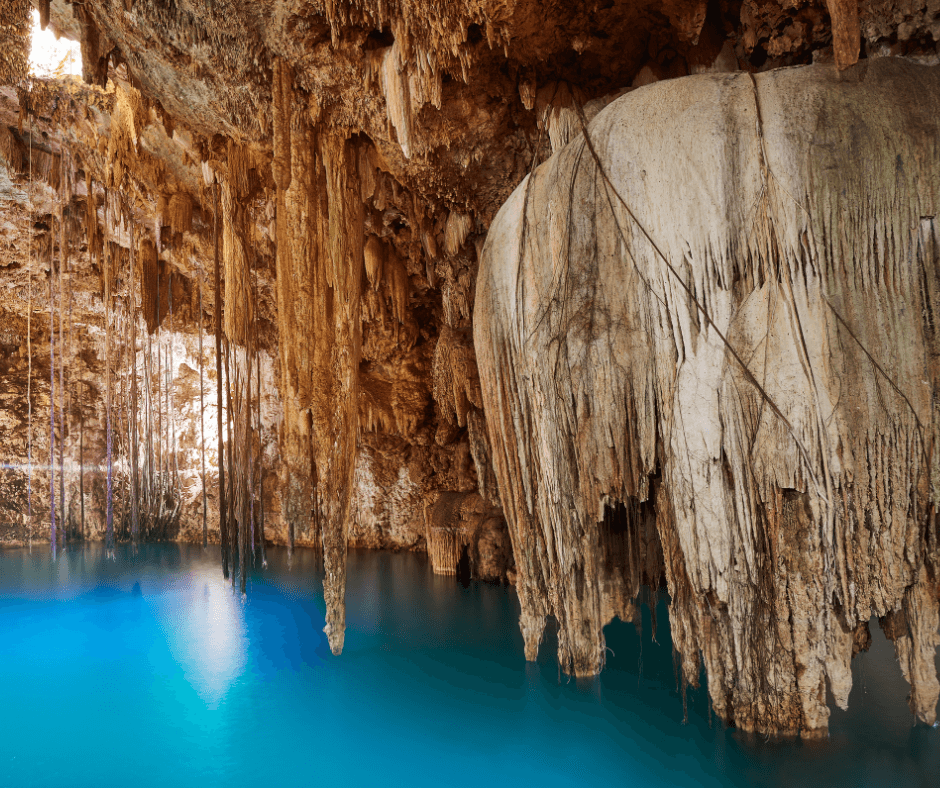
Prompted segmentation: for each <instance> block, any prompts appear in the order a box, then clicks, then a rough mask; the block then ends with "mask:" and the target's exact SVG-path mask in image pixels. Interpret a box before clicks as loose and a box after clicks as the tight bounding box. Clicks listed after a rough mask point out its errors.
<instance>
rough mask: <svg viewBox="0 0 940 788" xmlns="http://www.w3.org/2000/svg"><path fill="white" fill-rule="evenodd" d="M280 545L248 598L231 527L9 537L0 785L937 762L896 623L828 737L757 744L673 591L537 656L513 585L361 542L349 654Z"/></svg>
mask: <svg viewBox="0 0 940 788" xmlns="http://www.w3.org/2000/svg"><path fill="white" fill-rule="evenodd" d="M269 562H270V566H269V568H268V569H267V570H265V571H264V572H260V571H258V572H255V573H254V574H253V576H252V578H251V589H250V593H249V595H248V599H247V601H246V602H242V601H241V599H240V598H239V597H238V596H237V595H236V594H233V593H232V591H231V590H230V587H229V586H227V585H226V584H225V583H223V581H222V577H221V571H220V570H219V568H218V565H217V560H216V553H215V551H213V550H211V549H210V551H209V552H208V553H204V552H203V551H202V550H201V549H200V548H199V547H196V546H177V545H159V546H147V547H145V548H143V549H142V551H141V554H140V555H139V556H138V557H137V558H131V557H130V553H129V551H128V550H127V549H126V548H125V549H122V548H120V547H119V549H118V556H117V560H116V561H113V562H108V561H105V560H104V554H103V551H102V550H100V549H99V548H97V547H88V548H85V549H84V550H82V549H76V550H69V551H67V552H66V553H65V555H64V556H60V558H59V560H58V561H57V562H56V563H55V564H53V563H52V562H51V560H50V559H49V557H48V555H47V552H46V551H44V550H38V549H34V550H33V551H32V553H30V552H28V551H27V550H25V549H11V550H4V551H0V787H2V788H26V787H27V786H34V787H35V788H46V787H47V786H48V787H50V788H84V786H88V787H89V788H92V787H94V788H110V787H111V786H115V787H117V786H120V787H121V788H125V787H126V786H134V787H135V788H150V786H160V788H170V787H175V786H225V788H239V787H240V786H253V787H256V788H257V787H260V786H278V787H279V788H280V787H281V786H283V787H284V788H287V787H289V786H318V785H326V784H330V785H340V786H374V785H385V786H398V785H402V786H414V787H420V786H435V788H446V787H448V786H474V787H475V788H478V787H479V786H486V785H503V784H506V785H511V784H521V783H522V782H523V781H524V782H525V783H526V784H532V785H537V786H539V788H542V786H581V785H583V786H592V787H593V786H597V787H598V788H600V787H601V786H664V785H679V786H710V785H757V786H801V788H802V787H803V786H809V785H826V786H869V785H871V786H930V788H936V786H937V785H938V784H940V730H937V729H930V728H926V727H925V726H913V725H912V718H911V715H910V712H909V711H908V709H907V705H906V703H905V697H906V692H907V690H906V684H905V683H904V681H903V679H902V678H901V675H900V670H899V669H898V666H897V664H896V662H895V660H894V657H893V651H892V649H891V646H890V644H889V643H887V642H886V641H885V640H884V638H883V636H882V635H881V634H880V631H879V632H873V636H874V639H875V643H874V645H873V647H872V651H871V652H870V653H868V654H864V655H861V656H860V657H859V658H858V659H856V660H855V664H854V672H855V689H854V690H853V692H852V697H851V699H850V710H849V711H848V712H839V711H836V712H835V713H834V715H833V719H832V736H831V738H830V740H829V741H827V742H824V743H821V744H815V745H813V746H807V745H803V744H801V743H799V742H789V743H773V744H766V743H757V744H755V743H753V742H750V741H745V740H743V739H742V738H741V737H740V736H739V735H737V734H736V733H735V732H734V731H733V730H728V729H725V728H723V726H722V725H721V724H720V723H718V722H716V721H714V720H710V719H709V713H708V706H707V704H706V702H705V694H704V690H698V691H694V692H690V693H689V696H688V723H687V724H684V723H683V702H682V698H681V696H680V695H679V693H678V692H677V690H676V687H675V680H674V676H673V663H672V655H671V645H670V640H669V632H668V622H667V615H666V608H665V604H663V603H660V606H659V608H658V613H659V624H660V626H659V631H658V633H657V635H658V643H654V642H652V640H651V638H650V625H649V618H648V612H646V613H644V615H645V616H647V617H646V620H645V622H644V627H643V633H644V636H643V638H640V637H639V636H638V635H637V633H636V631H635V629H634V627H633V626H625V625H622V624H613V625H611V626H609V627H608V628H607V638H608V643H609V645H610V647H611V649H612V651H613V654H612V655H611V656H610V661H609V668H608V670H607V671H606V672H605V673H604V674H603V675H602V676H601V677H600V678H599V679H597V680H593V681H588V682H576V681H571V680H568V679H567V678H566V677H565V676H563V675H562V676H559V673H558V666H557V662H556V661H555V659H554V645H555V643H554V640H553V638H552V637H549V638H547V641H546V644H545V647H543V656H542V657H541V659H540V660H539V662H538V663H537V664H534V665H528V664H526V663H525V661H524V659H523V657H522V640H521V637H520V635H519V633H518V629H517V626H516V617H517V615H518V605H517V602H516V599H515V594H514V592H513V591H512V589H510V588H505V587H498V586H493V585H487V584H482V583H472V584H470V585H469V586H468V587H466V588H465V587H462V586H461V585H459V584H457V583H455V582H454V581H453V579H447V578H440V577H435V576H434V575H432V574H431V571H430V568H429V565H428V563H427V561H426V559H425V558H424V557H423V556H415V555H409V554H398V555H396V554H387V553H370V552H353V553H351V554H350V562H349V587H348V591H347V622H348V629H347V633H346V648H345V651H344V653H343V655H342V656H341V657H338V658H337V657H333V656H332V655H331V654H330V651H329V648H328V646H327V644H326V640H325V636H324V635H323V633H322V632H321V630H322V627H323V623H324V620H323V597H322V590H321V586H320V576H319V572H318V569H317V566H316V562H315V560H314V557H313V556H312V555H311V554H310V553H307V552H305V551H301V550H298V551H297V552H296V553H295V555H294V557H293V560H292V562H290V563H289V562H288V557H287V554H286V551H282V550H277V549H272V550H271V551H270V552H269Z"/></svg>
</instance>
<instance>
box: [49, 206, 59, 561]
mask: <svg viewBox="0 0 940 788" xmlns="http://www.w3.org/2000/svg"><path fill="white" fill-rule="evenodd" d="M50 221H51V223H52V228H51V230H50V233H49V234H50V244H49V539H50V541H51V545H50V546H51V549H52V559H53V560H55V557H56V545H57V544H58V540H57V538H56V523H55V305H54V303H53V296H54V294H55V287H54V285H53V282H54V281H55V259H54V258H55V220H54V219H50Z"/></svg>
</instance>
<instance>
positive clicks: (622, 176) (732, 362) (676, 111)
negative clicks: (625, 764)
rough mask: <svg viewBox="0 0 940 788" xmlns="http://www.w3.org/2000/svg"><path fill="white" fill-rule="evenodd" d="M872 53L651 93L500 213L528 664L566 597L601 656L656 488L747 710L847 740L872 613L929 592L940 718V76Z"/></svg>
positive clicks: (725, 711) (479, 300)
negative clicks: (615, 566)
mask: <svg viewBox="0 0 940 788" xmlns="http://www.w3.org/2000/svg"><path fill="white" fill-rule="evenodd" d="M860 73H863V74H864V79H859V80H857V81H853V82H851V83H850V82H848V81H846V80H845V79H843V78H840V75H839V73H838V71H837V70H836V69H833V68H831V67H825V68H822V67H805V68H793V69H780V70H777V71H771V72H767V73H764V74H760V75H759V76H758V75H749V74H741V75H736V76H730V75H721V76H717V75H716V76H705V75H702V76H700V77H690V78H688V79H683V80H673V81H671V82H668V83H660V84H659V85H651V86H649V87H648V88H644V89H643V90H638V91H635V92H633V93H631V94H629V95H628V96H625V97H623V98H622V99H619V100H618V101H617V102H616V103H615V104H612V105H611V106H610V107H608V108H607V109H605V110H604V112H602V113H601V114H600V115H598V116H597V118H596V119H595V121H594V122H593V123H592V124H591V126H590V127H589V128H586V131H585V133H583V134H582V136H581V137H580V138H579V139H576V140H573V141H572V142H571V143H569V144H568V145H567V146H566V147H565V148H563V149H562V151H560V152H559V153H557V154H556V155H555V156H553V157H552V158H551V159H550V160H549V161H548V162H546V163H545V164H544V165H543V166H542V167H540V168H538V169H537V170H535V171H534V173H532V174H531V175H530V176H529V177H528V178H527V179H526V180H525V181H523V183H522V184H521V185H520V186H519V187H518V188H517V189H516V191H515V192H514V194H513V196H512V197H511V198H510V199H509V201H507V202H506V203H505V204H504V206H503V208H502V209H501V210H500V213H499V214H498V216H497V218H496V220H495V221H494V223H493V224H492V225H491V227H490V229H489V233H488V237H487V241H486V246H485V249H484V252H483V255H482V260H481V264H480V271H479V277H478V282H477V293H476V307H475V314H474V339H475V342H474V345H475V348H476V350H477V356H478V361H479V365H480V376H481V381H482V383H483V393H484V401H485V403H486V413H487V425H488V428H489V437H490V445H491V447H492V449H493V451H492V456H493V458H494V463H495V465H496V473H497V476H498V479H499V490H500V496H501V499H502V503H503V506H504V510H505V511H506V515H507V519H508V520H509V522H510V528H511V531H512V535H513V543H514V545H515V554H516V560H517V570H518V576H517V584H516V587H517V591H518V593H519V598H520V603H521V608H522V615H521V622H520V623H521V625H522V630H523V635H524V637H525V640H526V655H527V657H528V658H530V659H532V658H534V657H535V655H536V653H537V649H538V643H539V640H540V639H541V632H542V629H543V627H544V621H545V617H546V616H548V615H554V617H555V618H556V620H557V621H558V625H559V637H558V644H559V659H560V661H561V662H562V664H563V665H565V666H566V670H568V671H569V672H572V673H575V674H589V673H594V672H596V671H598V670H599V669H600V668H601V667H602V666H603V664H604V661H605V654H606V652H605V648H604V636H603V626H604V624H605V623H606V621H607V620H609V617H610V616H611V615H616V614H617V613H616V612H615V611H616V610H618V609H621V610H622V609H625V607H626V605H625V600H624V597H623V595H622V594H621V593H620V591H622V590H628V589H626V588H625V587H624V586H623V585H622V584H621V588H620V589H617V587H616V586H615V585H614V584H612V582H611V578H612V575H611V566H610V565H611V562H610V561H609V550H608V549H607V548H608V544H609V542H608V544H605V540H607V535H605V534H604V531H603V529H602V528H600V527H599V525H598V524H599V523H605V522H606V515H607V508H608V507H609V506H611V505H612V504H620V505H623V506H626V507H627V509H628V510H629V509H631V508H632V507H637V508H639V509H646V510H647V512H646V514H647V517H646V524H647V526H648V525H649V523H653V525H654V527H653V528H650V530H651V531H653V532H654V533H655V537H654V538H653V539H651V540H649V542H648V545H647V550H646V553H647V559H649V560H650V562H651V563H652V564H653V565H654V566H655V565H656V564H658V563H659V560H658V554H657V553H658V551H659V550H660V549H661V551H662V555H663V561H662V565H661V566H662V571H663V572H664V574H665V577H666V579H667V582H668V584H669V592H670V597H671V602H670V618H671V625H672V634H673V642H674V644H675V647H676V650H677V651H678V652H679V653H680V654H681V655H682V670H683V674H684V676H685V679H686V680H687V681H688V682H689V683H691V684H693V685H695V684H696V682H698V680H699V676H700V674H701V668H702V663H703V662H704V665H705V668H706V671H707V676H708V691H709V695H710V698H711V702H712V705H713V707H714V709H715V711H716V712H717V713H718V714H719V716H721V717H722V718H723V719H726V720H732V721H733V722H734V724H735V725H736V726H738V727H740V728H742V729H745V730H753V731H762V732H767V733H779V732H784V731H786V732H790V733H794V734H795V733H801V734H802V735H806V736H819V735H821V734H822V733H824V731H825V729H826V726H827V722H828V718H829V709H828V708H827V705H826V697H827V694H828V693H830V692H831V696H832V697H833V699H834V701H835V703H836V704H837V705H839V706H841V707H843V708H844V707H845V705H846V704H847V702H848V698H849V691H850V689H851V682H852V675H851V666H850V661H851V659H852V657H853V650H854V645H855V644H854V640H855V638H854V633H856V632H857V631H858V628H859V627H867V623H868V621H869V620H870V618H871V617H872V615H873V614H874V615H879V616H885V615H888V614H892V615H893V614H895V613H900V612H901V611H904V613H905V614H909V613H913V616H912V620H913V621H914V622H916V623H911V624H910V634H909V635H907V634H903V635H901V636H900V637H899V638H898V640H897V641H896V643H895V648H896V650H897V655H898V658H899V661H900V663H901V665H902V670H904V671H905V675H906V677H907V678H908V679H909V680H910V682H911V685H912V687H911V690H912V691H911V695H910V704H911V708H912V711H914V712H915V713H916V714H917V715H918V716H919V717H920V718H921V719H922V720H923V721H925V722H927V723H928V724H932V723H933V722H934V721H935V719H936V704H937V698H938V696H940V682H938V681H937V676H936V670H935V666H934V664H933V653H934V648H935V644H936V637H937V620H938V613H937V610H938V606H937V589H936V580H935V579H934V578H935V577H936V567H937V566H938V560H940V559H938V554H937V551H936V547H935V546H933V545H932V544H931V541H930V537H929V536H928V534H929V533H930V531H931V529H932V528H934V526H935V523H934V522H933V520H934V516H933V511H934V507H935V505H936V500H935V498H936V495H937V492H936V485H931V482H930V479H931V473H935V472H934V469H933V467H932V461H931V459H930V456H931V451H932V448H931V447H932V446H933V445H935V444H936V441H937V435H936V432H937V425H936V419H935V418H934V419H933V420H932V417H931V413H932V411H931V408H932V407H933V406H932V402H934V401H935V399H936V388H937V384H936V381H937V374H936V358H937V354H936V352H937V335H936V330H935V326H936V324H937V322H938V319H940V318H938V315H937V312H938V301H937V299H936V292H937V287H938V282H937V271H938V267H937V263H938V260H937V250H936V247H935V246H934V245H933V239H935V237H936V230H935V227H934V222H933V219H932V217H933V216H935V215H936V212H937V195H938V193H940V168H938V159H937V157H936V155H935V152H936V150H937V145H938V140H940V125H938V123H937V118H938V117H940V105H938V97H940V81H938V77H940V74H938V72H937V71H936V70H935V69H927V68H923V67H921V66H917V65H915V64H912V63H908V62H904V61H902V60H901V59H900V58H884V59H877V60H872V61H869V63H868V64H867V65H866V66H865V69H864V70H863V72H860ZM902 86H903V87H902ZM667 106H668V110H666V109H664V108H665V107H667ZM873 106H877V107H879V108H880V111H879V112H870V111H868V110H869V109H870V108H871V107H873ZM585 126H586V124H585ZM850 127H851V128H852V130H853V132H852V135H851V138H850V139H849V138H847V137H846V135H845V129H846V128H850ZM910 128H916V129H918V133H917V134H916V135H911V134H908V133H906V132H905V131H904V130H905V129H910ZM886 139H891V140H892V141H893V144H892V146H890V147H889V148H886V147H885V144H884V140H886ZM728 140H734V141H735V143H734V145H732V146H729V145H728ZM822 151H825V153H824V154H822ZM715 161H721V162H723V163H724V165H723V166H722V167H718V168H716V167H714V166H711V165H712V164H713V163H714V162H715ZM677 163H679V167H680V169H682V170H683V172H684V170H685V169H689V168H691V170H692V171H694V172H695V173H696V177H695V178H694V179H691V180H690V179H689V178H687V177H682V172H679V170H677V169H676V166H677ZM703 195H723V197H722V199H721V200H719V201H715V200H712V199H711V198H707V199H706V198H705V197H704V196H703ZM928 239H929V243H928ZM743 359H747V362H745V361H744V360H743ZM752 370H753V371H752ZM924 425H927V426H924ZM933 464H935V463H933ZM875 534H877V535H878V536H877V538H875V537H874V535H875ZM656 537H658V542H659V545H658V546H657V544H656V541H657V539H656ZM635 565H636V564H634V566H635ZM628 570H630V567H629V566H623V567H622V568H621V570H619V571H621V572H624V571H628ZM930 573H934V574H933V576H932V577H931V576H930ZM637 574H640V573H634V577H633V578H631V579H632V580H638V579H639V578H638V577H637V576H636V575H637ZM657 574H658V571H657ZM627 596H628V597H629V594H628V595H627ZM915 666H916V667H915Z"/></svg>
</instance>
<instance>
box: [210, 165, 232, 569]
mask: <svg viewBox="0 0 940 788" xmlns="http://www.w3.org/2000/svg"><path fill="white" fill-rule="evenodd" d="M212 197H213V203H214V205H213V207H214V211H213V221H212V237H213V250H214V254H215V374H216V390H217V393H216V407H217V421H218V430H219V458H218V463H219V532H220V538H221V542H222V574H223V576H224V577H225V578H226V579H228V576H229V549H230V548H229V528H228V513H227V511H226V508H225V452H224V443H225V438H224V431H223V429H222V421H223V418H224V411H223V410H222V281H221V260H220V257H221V256H220V254H219V184H218V183H217V182H216V180H215V177H214V176H213V183H212Z"/></svg>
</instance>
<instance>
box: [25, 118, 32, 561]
mask: <svg viewBox="0 0 940 788" xmlns="http://www.w3.org/2000/svg"><path fill="white" fill-rule="evenodd" d="M27 205H28V210H27V214H26V220H27V231H26V300H27V308H26V357H27V372H26V413H27V416H26V446H27V461H26V462H27V467H28V471H27V477H26V478H27V481H26V541H27V543H28V544H29V547H30V549H32V546H33V135H32V130H30V134H29V194H28V202H27Z"/></svg>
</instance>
